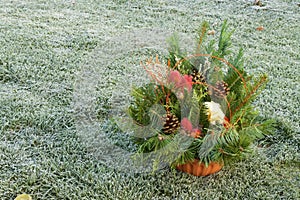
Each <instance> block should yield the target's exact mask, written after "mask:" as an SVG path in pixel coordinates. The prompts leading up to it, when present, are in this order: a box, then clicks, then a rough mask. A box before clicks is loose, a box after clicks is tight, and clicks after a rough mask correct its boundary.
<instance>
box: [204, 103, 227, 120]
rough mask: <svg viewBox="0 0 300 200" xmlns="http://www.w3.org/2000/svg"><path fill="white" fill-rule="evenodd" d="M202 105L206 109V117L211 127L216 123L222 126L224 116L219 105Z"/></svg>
mask: <svg viewBox="0 0 300 200" xmlns="http://www.w3.org/2000/svg"><path fill="white" fill-rule="evenodd" d="M204 104H205V106H206V107H207V116H208V120H209V121H210V123H211V124H212V125H215V124H216V123H219V124H223V123H224V117H225V114H224V113H223V111H222V110H221V105H220V104H218V103H215V102H213V101H211V102H205V103H204Z"/></svg>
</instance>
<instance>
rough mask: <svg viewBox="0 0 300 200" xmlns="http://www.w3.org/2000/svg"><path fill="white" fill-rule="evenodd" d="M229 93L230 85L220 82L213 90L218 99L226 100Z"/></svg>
mask: <svg viewBox="0 0 300 200" xmlns="http://www.w3.org/2000/svg"><path fill="white" fill-rule="evenodd" d="M228 93H229V88H228V84H227V83H225V82H224V81H218V82H217V83H216V85H215V88H213V94H214V95H215V96H216V97H218V98H224V97H225V96H227V95H228Z"/></svg>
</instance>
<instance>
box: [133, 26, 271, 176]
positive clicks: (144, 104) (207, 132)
mask: <svg viewBox="0 0 300 200" xmlns="http://www.w3.org/2000/svg"><path fill="white" fill-rule="evenodd" d="M208 33H209V25H208V23H207V22H204V23H202V25H201V27H200V29H199V31H198V38H197V45H196V46H197V47H196V51H195V53H194V54H187V53H185V52H183V51H182V50H181V48H180V45H179V44H178V38H177V37H176V36H174V37H172V38H171V39H170V48H169V55H168V56H167V57H166V58H165V60H164V61H162V62H161V61H159V59H158V57H156V59H154V60H153V59H149V60H147V61H146V63H143V66H144V69H145V70H146V71H147V73H148V74H149V76H150V79H151V81H150V83H147V84H144V85H143V86H141V87H137V88H133V91H132V97H133V98H132V102H131V105H130V106H129V115H130V117H131V118H132V119H133V121H134V123H135V124H137V125H138V127H141V129H140V130H139V131H137V133H136V135H135V136H136V137H135V142H136V143H137V144H138V151H137V155H138V158H139V159H142V158H147V159H145V160H147V161H152V162H153V164H154V166H155V167H156V168H157V167H158V165H159V164H161V163H167V164H169V166H171V167H173V168H176V169H178V170H181V171H184V172H187V173H190V174H193V175H195V176H206V175H209V174H212V173H215V172H217V171H219V170H220V169H221V168H222V167H223V165H224V164H227V163H229V162H231V161H235V160H240V159H242V158H244V157H245V156H246V155H247V154H248V153H250V152H251V150H252V148H253V143H254V141H255V140H256V139H258V138H262V137H263V136H264V135H265V134H270V133H272V127H273V125H272V123H273V122H272V121H271V120H262V119H261V118H260V117H259V113H258V112H257V111H256V109H255V108H254V106H253V104H252V102H253V101H254V100H255V98H256V97H257V95H258V94H259V92H260V91H261V90H262V89H263V88H264V86H265V84H266V82H267V76H266V75H265V74H262V75H259V76H253V75H249V74H248V73H247V72H246V71H245V69H244V60H243V51H242V49H240V50H239V51H238V53H237V54H236V55H232V54H233V53H232V51H231V50H230V46H231V45H232V44H231V39H230V38H231V35H232V33H233V31H229V30H228V25H227V22H226V21H225V22H224V23H223V25H222V28H221V31H220V35H219V38H218V40H216V39H214V38H215V36H211V35H208ZM205 39H210V40H209V41H208V42H204V41H205Z"/></svg>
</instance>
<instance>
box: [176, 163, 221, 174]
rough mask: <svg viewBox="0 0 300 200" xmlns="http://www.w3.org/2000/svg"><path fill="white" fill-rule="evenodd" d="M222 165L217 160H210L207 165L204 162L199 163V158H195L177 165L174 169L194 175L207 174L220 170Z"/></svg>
mask: <svg viewBox="0 0 300 200" xmlns="http://www.w3.org/2000/svg"><path fill="white" fill-rule="evenodd" d="M222 167H223V164H221V163H218V162H210V163H209V165H208V166H205V164H204V163H200V162H199V160H197V159H195V160H194V161H191V162H188V163H185V164H182V165H177V166H176V169H178V170H180V171H182V172H186V173H188V174H192V175H194V176H207V175H210V174H214V173H216V172H218V171H220V170H221V169H222Z"/></svg>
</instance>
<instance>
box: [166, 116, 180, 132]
mask: <svg viewBox="0 0 300 200" xmlns="http://www.w3.org/2000/svg"><path fill="white" fill-rule="evenodd" d="M163 120H164V127H163V129H162V131H163V132H164V133H165V134H172V133H174V132H175V131H176V130H177V129H178V128H179V127H180V122H179V120H178V118H177V117H176V116H175V115H174V114H172V113H167V114H165V115H164V116H163Z"/></svg>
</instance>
